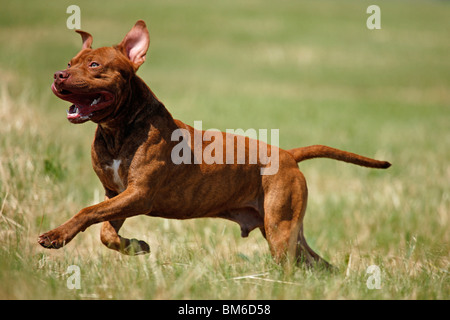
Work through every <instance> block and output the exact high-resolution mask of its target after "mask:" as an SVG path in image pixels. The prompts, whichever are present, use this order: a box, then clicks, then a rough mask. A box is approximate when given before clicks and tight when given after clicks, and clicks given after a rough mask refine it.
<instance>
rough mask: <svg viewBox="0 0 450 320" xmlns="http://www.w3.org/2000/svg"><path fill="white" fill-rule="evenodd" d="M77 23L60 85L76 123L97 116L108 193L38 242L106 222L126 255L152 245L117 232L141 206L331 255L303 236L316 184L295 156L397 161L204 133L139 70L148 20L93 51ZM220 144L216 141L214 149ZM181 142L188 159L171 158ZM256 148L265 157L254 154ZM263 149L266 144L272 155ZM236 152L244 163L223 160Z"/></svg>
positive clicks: (275, 248)
mask: <svg viewBox="0 0 450 320" xmlns="http://www.w3.org/2000/svg"><path fill="white" fill-rule="evenodd" d="M77 32H78V33H79V34H81V37H82V40H83V47H82V50H81V51H80V52H79V53H78V54H77V55H76V56H75V57H74V58H73V59H72V60H71V61H70V64H69V66H68V68H67V69H66V70H64V71H58V72H56V73H55V76H54V78H55V80H54V83H53V85H52V90H53V92H54V93H55V95H56V96H58V97H59V98H61V99H63V100H67V101H70V102H71V103H73V105H72V106H71V107H70V109H69V110H68V114H67V118H68V120H69V121H70V122H72V123H83V122H85V121H88V120H91V121H93V122H95V123H97V124H98V127H97V131H96V134H95V139H94V142H93V144H92V163H93V167H94V170H95V172H96V173H97V175H98V177H99V179H100V181H101V182H102V184H103V186H104V188H105V193H106V199H105V200H104V201H103V202H101V203H99V204H97V205H93V206H91V207H87V208H84V209H82V210H81V211H80V212H79V213H78V214H76V215H75V216H74V217H72V218H71V219H70V220H68V221H67V222H65V223H64V224H63V225H61V226H59V227H58V228H56V229H54V230H51V231H49V232H47V233H44V234H43V235H41V236H40V237H39V244H41V245H42V246H44V247H46V248H55V249H57V248H60V247H62V246H64V245H65V244H67V243H68V242H69V241H70V240H72V239H73V238H74V237H75V236H76V235H77V234H78V233H79V232H80V231H84V230H85V229H86V228H87V227H89V226H90V225H92V224H94V223H99V222H102V223H103V225H102V229H101V235H100V236H101V241H102V242H103V243H104V244H105V245H106V246H107V247H108V248H111V249H114V250H117V251H119V252H121V253H124V254H141V253H148V252H149V251H150V248H149V246H148V245H147V244H146V243H145V242H143V241H138V240H135V239H131V240H130V239H126V238H123V237H121V236H120V235H119V234H118V232H119V229H120V227H121V226H122V224H123V223H124V221H125V219H126V218H129V217H132V216H136V215H142V214H144V215H148V216H153V217H163V218H170V219H190V218H203V217H211V218H224V219H228V220H231V221H234V222H237V223H238V224H239V225H240V227H241V232H242V236H243V237H246V236H247V235H248V233H249V232H250V231H252V230H253V229H255V228H259V229H260V231H261V233H262V234H263V236H264V237H265V238H266V239H267V242H268V243H269V247H270V251H271V253H272V255H273V257H274V258H275V259H276V261H278V262H281V261H286V259H287V260H289V261H291V262H294V261H296V262H299V261H305V262H306V263H308V264H310V263H313V262H317V261H323V262H324V263H325V264H326V262H325V261H324V260H322V258H320V257H319V256H318V255H317V254H316V253H315V252H314V251H313V250H312V249H311V248H310V247H309V246H308V244H307V243H306V240H305V238H304V236H303V218H304V215H305V210H306V199H307V193H308V191H307V187H306V181H305V179H304V177H303V175H302V173H301V172H300V170H299V169H298V165H297V162H300V161H302V160H306V159H311V158H317V157H327V158H333V159H336V160H341V161H346V162H350V163H354V164H358V165H362V166H366V167H372V168H388V167H389V166H390V164H389V163H388V162H384V161H377V160H373V159H370V158H365V157H362V156H359V155H356V154H352V153H349V152H345V151H341V150H337V149H333V148H330V147H326V146H310V147H305V148H298V149H292V150H289V151H285V150H283V149H279V148H277V147H275V146H271V145H267V144H264V143H261V142H260V141H256V140H253V139H250V138H242V137H239V136H237V135H233V134H230V133H218V134H217V133H216V134H215V135H213V136H214V140H213V139H212V138H211V137H210V138H209V139H205V137H204V136H205V135H206V133H207V132H206V131H201V130H196V129H195V128H193V127H191V126H188V125H186V124H184V123H182V122H181V121H178V120H174V119H173V118H172V116H171V114H170V113H169V112H168V111H167V109H166V108H165V107H164V105H163V104H162V103H161V102H160V101H159V100H158V99H157V98H156V97H155V95H154V94H153V92H152V91H151V90H150V89H149V88H148V87H147V85H146V84H145V83H144V82H143V81H142V80H141V79H140V78H139V77H138V76H137V75H136V70H137V69H138V68H139V66H140V65H141V64H142V63H143V62H144V61H145V56H146V53H147V49H148V46H149V42H150V39H149V34H148V31H147V28H146V25H145V23H144V22H143V21H138V22H137V23H136V24H135V26H134V27H133V28H132V29H131V31H130V32H128V34H127V35H126V36H125V38H124V39H123V40H122V42H121V43H120V44H119V45H117V46H114V47H103V48H99V49H95V50H94V49H92V48H91V44H92V36H91V35H90V34H88V33H86V32H83V31H77ZM175 132H178V133H180V132H181V133H182V134H184V135H186V136H187V137H188V138H187V139H186V140H187V143H185V144H184V145H183V146H182V147H183V148H181V149H182V150H181V149H180V143H179V140H180V138H181V135H178V139H175V140H174V133H175ZM199 136H200V137H201V138H202V137H203V139H201V140H200V141H201V142H200V144H199V142H198V140H196V139H195V137H199ZM235 141H236V143H235ZM216 142H217V143H216ZM218 142H221V144H219V143H218ZM255 142H257V149H255V148H254V146H255V145H256V144H255ZM213 144H214V146H215V147H216V148H215V150H214V152H210V153H209V154H208V152H207V151H208V149H210V148H211V146H212V145H213ZM230 145H231V146H232V148H227V146H230ZM177 147H178V148H179V151H180V152H181V151H182V152H183V158H182V159H184V160H187V161H184V162H181V163H179V162H178V163H176V161H174V160H173V156H174V149H175V148H177ZM240 150H245V155H243V154H242V153H241V154H240V152H241V151H240ZM255 150H258V151H259V157H255V156H254V151H255ZM262 150H264V151H266V152H267V153H266V154H267V156H266V157H265V158H264V157H261V153H262ZM209 151H211V150H209ZM198 152H199V153H198ZM198 154H200V156H201V157H200V160H199V158H198V157H196V155H198ZM272 155H277V157H276V160H277V163H276V166H277V170H276V171H275V172H272V173H271V174H262V170H264V169H268V168H269V167H270V165H274V163H273V162H274V161H271V162H268V161H267V158H268V157H269V156H272ZM191 156H192V157H194V161H192V162H193V163H191V161H190V160H191V159H192V157H191ZM229 157H231V159H240V160H241V162H239V161H237V162H236V163H229V162H228V161H225V160H228V159H230V158H229ZM239 157H240V158H239ZM271 159H272V158H271ZM242 160H244V161H242ZM225 162H226V163H225Z"/></svg>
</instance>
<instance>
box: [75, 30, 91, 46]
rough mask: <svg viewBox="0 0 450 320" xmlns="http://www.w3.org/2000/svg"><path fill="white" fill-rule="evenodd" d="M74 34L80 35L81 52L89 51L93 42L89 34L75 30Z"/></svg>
mask: <svg viewBox="0 0 450 320" xmlns="http://www.w3.org/2000/svg"><path fill="white" fill-rule="evenodd" d="M75 32H77V33H79V34H80V35H81V40H83V47H82V48H81V50H83V49H91V46H92V41H93V39H92V36H91V35H90V34H89V33H87V32H84V31H81V30H75Z"/></svg>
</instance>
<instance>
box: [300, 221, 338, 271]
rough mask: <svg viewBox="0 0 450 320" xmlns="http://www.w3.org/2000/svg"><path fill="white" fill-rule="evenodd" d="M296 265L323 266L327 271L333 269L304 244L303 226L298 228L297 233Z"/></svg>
mask: <svg viewBox="0 0 450 320" xmlns="http://www.w3.org/2000/svg"><path fill="white" fill-rule="evenodd" d="M296 257H297V263H302V262H305V263H306V264H307V265H308V266H316V265H317V266H323V267H325V268H327V269H334V267H333V266H332V265H331V264H329V263H328V262H327V261H326V260H325V259H323V258H322V257H320V256H319V255H318V254H317V253H315V252H314V250H313V249H311V248H310V247H309V245H308V243H307V242H306V239H305V236H304V234H303V225H302V226H301V227H300V232H299V233H298V241H297V252H296Z"/></svg>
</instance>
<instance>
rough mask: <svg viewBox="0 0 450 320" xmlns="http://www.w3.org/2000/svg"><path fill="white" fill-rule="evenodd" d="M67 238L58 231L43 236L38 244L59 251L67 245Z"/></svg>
mask: <svg viewBox="0 0 450 320" xmlns="http://www.w3.org/2000/svg"><path fill="white" fill-rule="evenodd" d="M67 242H68V241H67V238H66V236H65V235H64V234H63V233H62V232H61V231H60V230H58V228H57V229H54V230H51V231H49V232H46V233H44V234H41V235H40V236H39V238H38V243H39V244H40V245H41V246H43V247H44V248H47V249H59V248H61V247H63V246H64V245H65V244H66V243H67Z"/></svg>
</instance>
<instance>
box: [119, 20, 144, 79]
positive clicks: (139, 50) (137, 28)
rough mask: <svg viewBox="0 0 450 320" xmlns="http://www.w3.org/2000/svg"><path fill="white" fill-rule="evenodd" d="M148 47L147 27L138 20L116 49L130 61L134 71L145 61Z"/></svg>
mask: <svg viewBox="0 0 450 320" xmlns="http://www.w3.org/2000/svg"><path fill="white" fill-rule="evenodd" d="M149 45H150V36H149V34H148V30H147V26H146V25H145V22H144V21H142V20H138V21H137V22H136V24H135V25H134V27H133V28H132V29H131V30H130V31H129V32H128V33H127V35H126V36H125V38H123V40H122V42H121V43H119V45H118V46H117V48H118V49H119V50H120V51H122V53H123V54H125V55H126V56H127V57H128V59H130V61H131V62H132V63H133V65H134V69H135V70H137V69H138V68H139V66H140V65H141V64H143V63H144V61H145V55H146V54H147V50H148V46H149Z"/></svg>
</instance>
